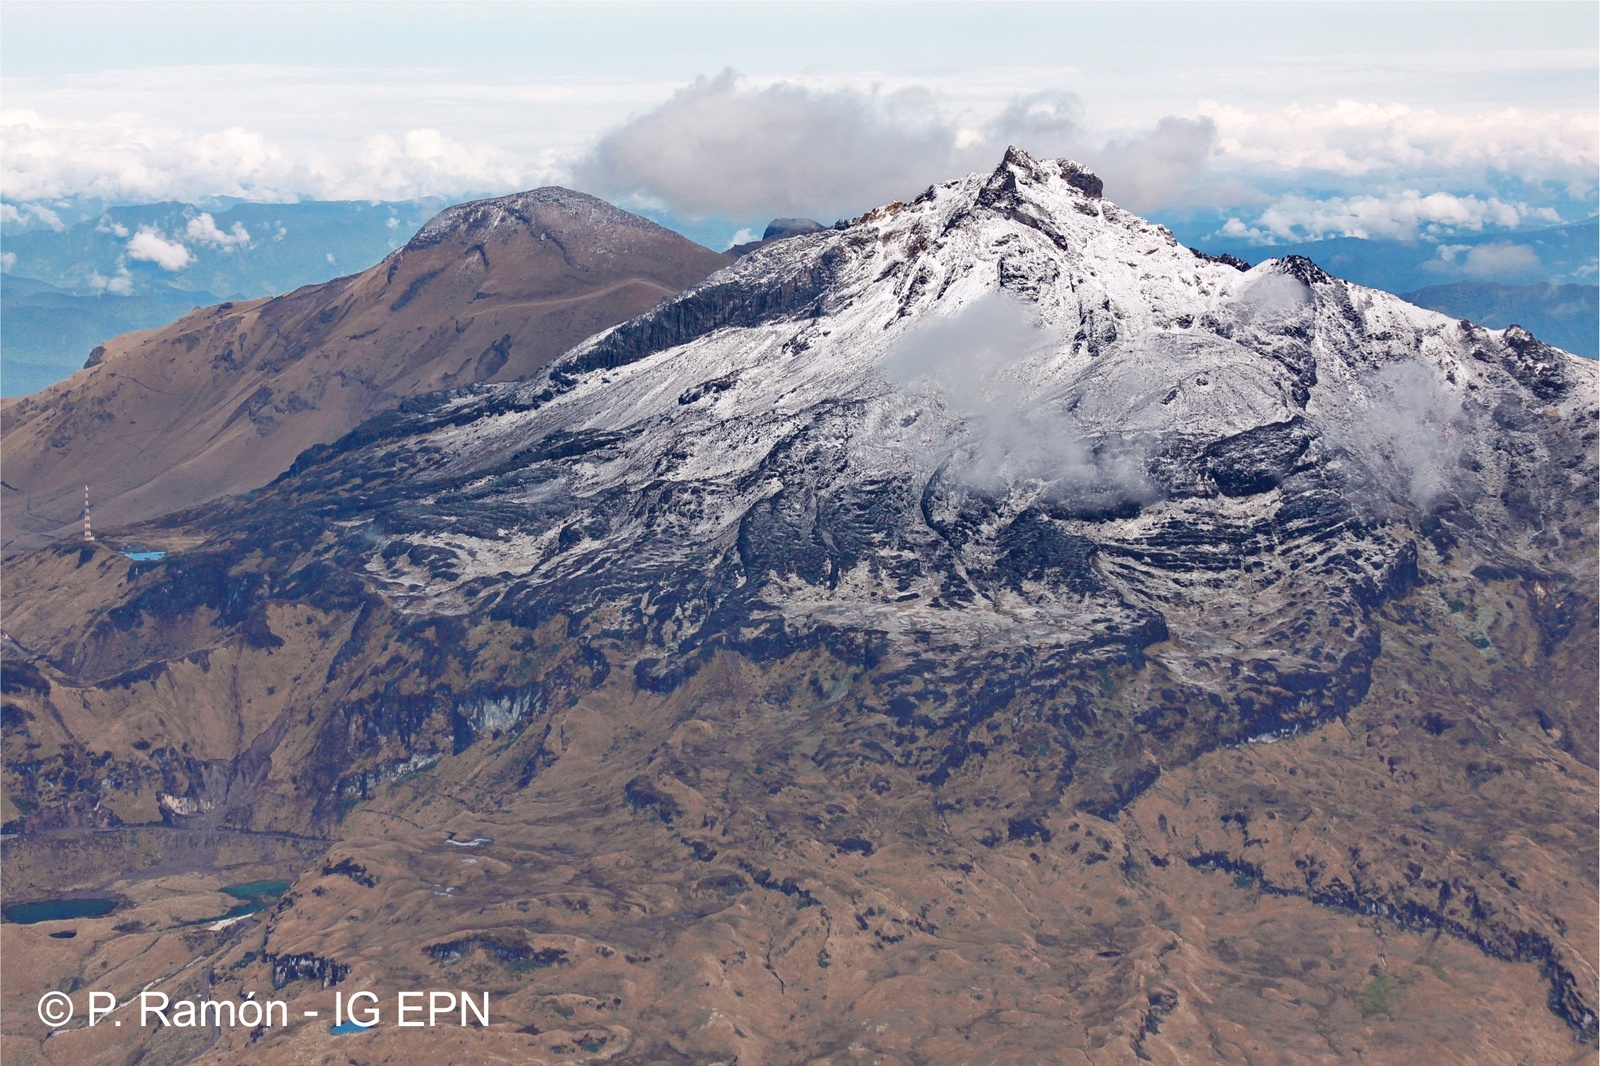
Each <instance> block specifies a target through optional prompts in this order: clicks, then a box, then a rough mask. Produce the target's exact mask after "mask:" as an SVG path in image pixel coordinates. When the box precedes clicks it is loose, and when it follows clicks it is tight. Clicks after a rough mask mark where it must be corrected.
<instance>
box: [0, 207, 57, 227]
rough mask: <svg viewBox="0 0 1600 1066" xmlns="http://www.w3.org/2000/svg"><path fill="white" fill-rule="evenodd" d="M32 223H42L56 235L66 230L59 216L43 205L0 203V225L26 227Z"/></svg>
mask: <svg viewBox="0 0 1600 1066" xmlns="http://www.w3.org/2000/svg"><path fill="white" fill-rule="evenodd" d="M32 222H42V223H44V224H45V225H46V226H49V227H50V228H51V229H53V230H55V231H56V232H57V233H60V232H62V231H63V230H65V229H66V228H67V226H66V223H64V222H62V221H61V216H60V215H58V214H56V213H55V212H54V211H52V210H50V209H49V208H48V207H45V206H44V205H43V204H7V203H0V223H5V224H7V225H18V226H26V225H29V224H30V223H32Z"/></svg>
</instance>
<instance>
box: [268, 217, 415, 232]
mask: <svg viewBox="0 0 1600 1066" xmlns="http://www.w3.org/2000/svg"><path fill="white" fill-rule="evenodd" d="M384 225H385V226H388V227H389V228H390V229H399V228H400V220H399V219H398V218H395V217H394V216H393V215H390V216H389V221H387V222H385V223H384ZM280 228H281V227H280Z"/></svg>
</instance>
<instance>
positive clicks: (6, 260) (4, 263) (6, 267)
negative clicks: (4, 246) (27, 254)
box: [0, 252, 17, 273]
mask: <svg viewBox="0 0 1600 1066" xmlns="http://www.w3.org/2000/svg"><path fill="white" fill-rule="evenodd" d="M16 265H17V253H16V252H0V271H4V272H6V273H10V271H11V268H12V267H14V266H16Z"/></svg>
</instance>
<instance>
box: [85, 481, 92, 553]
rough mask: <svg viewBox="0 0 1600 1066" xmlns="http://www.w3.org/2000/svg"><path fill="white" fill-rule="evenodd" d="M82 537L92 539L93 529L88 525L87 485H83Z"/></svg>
mask: <svg viewBox="0 0 1600 1066" xmlns="http://www.w3.org/2000/svg"><path fill="white" fill-rule="evenodd" d="M83 539H84V540H93V539H94V530H93V529H91V528H90V526H89V486H88V485H85V486H84V487H83Z"/></svg>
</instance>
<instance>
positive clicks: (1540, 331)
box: [1401, 281, 1600, 359]
mask: <svg viewBox="0 0 1600 1066" xmlns="http://www.w3.org/2000/svg"><path fill="white" fill-rule="evenodd" d="M1401 295H1403V296H1404V297H1405V298H1406V299H1407V300H1410V301H1411V302H1412V303H1414V304H1416V305H1417V306H1418V307H1426V308H1428V309H1429V310H1432V311H1442V312H1444V313H1445V314H1447V315H1454V316H1455V317H1457V318H1465V319H1467V320H1468V321H1470V322H1476V323H1478V325H1480V326H1488V327H1489V328H1491V329H1504V328H1505V327H1507V326H1509V325H1511V324H1512V323H1516V324H1517V325H1519V326H1522V327H1523V328H1524V329H1527V330H1529V331H1531V332H1532V333H1533V334H1534V336H1536V337H1538V338H1539V339H1540V340H1542V341H1544V342H1545V343H1547V344H1554V345H1555V346H1556V347H1558V348H1565V349H1566V350H1567V351H1569V352H1571V353H1572V354H1574V355H1581V356H1583V357H1584V358H1585V359H1595V358H1600V338H1597V336H1596V332H1597V331H1596V323H1597V321H1600V299H1597V297H1600V286H1594V285H1552V284H1549V283H1548V282H1547V283H1545V284H1543V285H1500V284H1497V283H1495V282H1481V281H1478V282H1474V281H1457V282H1454V283H1452V284H1449V285H1429V286H1428V287H1427V288H1424V289H1418V290H1417V291H1416V292H1407V293H1402V294H1401Z"/></svg>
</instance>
